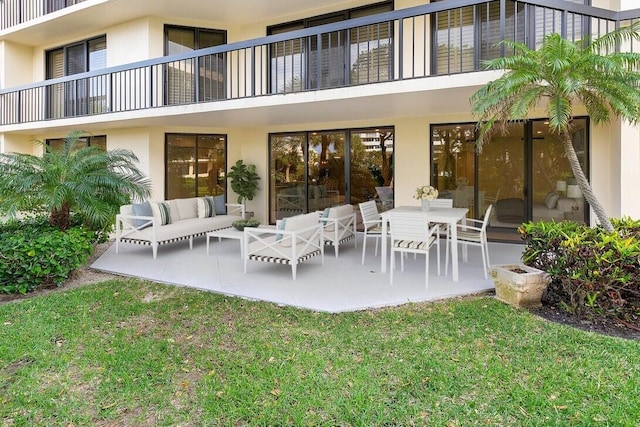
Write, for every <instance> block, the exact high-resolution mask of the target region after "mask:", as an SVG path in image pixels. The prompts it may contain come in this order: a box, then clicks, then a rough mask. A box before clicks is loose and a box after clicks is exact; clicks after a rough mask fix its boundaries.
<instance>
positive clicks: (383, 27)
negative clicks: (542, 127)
mask: <svg viewBox="0 0 640 427" xmlns="http://www.w3.org/2000/svg"><path fill="white" fill-rule="evenodd" d="M5 1H6V0H5ZM34 3H35V2H34ZM544 3H548V2H544V1H541V0H527V1H512V0H493V1H486V0H485V1H482V0H455V1H449V2H442V3H433V4H427V5H423V6H418V7H414V8H408V9H401V10H396V11H393V12H387V13H382V14H379V15H375V16H369V17H364V18H358V19H353V20H349V21H343V22H339V23H333V24H328V25H323V26H318V27H313V28H308V29H304V30H298V31H292V32H289V33H284V34H278V35H274V36H269V37H263V38H259V39H254V40H247V41H242V42H237V43H231V44H226V45H223V46H217V47H212V48H208V49H202V50H199V51H195V52H190V53H188V54H181V55H174V56H166V57H162V58H156V59H152V60H147V61H142V62H137V63H132V64H126V65H123V66H118V67H111V68H104V69H101V70H97V71H92V72H88V73H81V74H75V75H72V76H67V77H63V78H58V79H52V80H47V81H43V82H38V83H35V84H30V85H25V86H21V87H16V88H8V89H3V90H0V126H7V125H16V124H24V123H35V122H48V121H52V120H58V119H65V118H74V117H93V116H98V115H102V116H103V117H104V115H108V114H114V113H126V112H140V111H144V110H156V113H157V109H159V108H171V107H180V106H194V105H198V104H211V103H221V102H227V101H231V100H245V99H250V98H264V97H268V96H273V95H284V94H294V93H296V94H298V93H307V92H316V91H321V90H328V89H336V88H346V87H353V88H355V87H366V86H370V85H381V84H389V83H390V82H396V83H397V82H403V81H408V80H417V79H426V78H431V77H436V76H449V75H454V74H461V73H469V72H476V71H480V70H481V69H482V60H485V59H491V58H496V57H500V56H503V55H508V54H509V52H505V51H504V47H503V46H499V45H496V43H497V42H499V41H500V40H504V39H510V40H516V41H519V42H523V43H527V44H529V45H530V46H533V47H535V46H537V45H539V43H540V42H541V41H542V38H543V37H544V35H545V34H548V33H551V32H560V33H561V34H563V35H564V36H566V37H569V38H572V39H574V40H579V39H581V38H583V37H584V36H585V35H590V36H591V37H598V36H600V35H602V34H605V33H607V32H609V31H612V30H613V29H615V28H616V26H618V25H626V24H627V23H628V22H631V21H632V20H635V19H638V18H640V9H638V10H635V11H628V12H612V11H609V10H604V9H598V8H593V7H590V6H584V5H578V4H573V3H566V4H564V3H563V4H562V7H563V8H562V9H559V8H557V7H555V8H551V7H546V6H544V5H543V4H544ZM555 3H560V2H555ZM555 3H554V4H555ZM454 6H455V7H454ZM630 49H631V50H636V49H637V46H634V45H632V46H630Z"/></svg>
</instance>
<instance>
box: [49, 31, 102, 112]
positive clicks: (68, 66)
mask: <svg viewBox="0 0 640 427" xmlns="http://www.w3.org/2000/svg"><path fill="white" fill-rule="evenodd" d="M106 66H107V37H106V36H101V37H96V38H93V39H90V40H84V41H81V42H77V43H73V44H69V45H66V46H63V47H59V48H56V49H53V50H50V51H47V53H46V67H47V79H55V78H59V77H64V76H71V75H73V74H78V73H84V72H87V71H94V70H99V69H102V68H105V67H106ZM106 93H107V81H106V77H104V76H99V77H91V78H86V79H79V80H75V81H70V82H66V83H57V84H54V85H51V86H49V88H48V92H47V96H48V105H47V106H48V111H47V113H48V117H49V118H52V119H55V118H62V117H69V116H79V115H85V114H97V113H102V112H105V111H107V104H106V102H107V100H106Z"/></svg>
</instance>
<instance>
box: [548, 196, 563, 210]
mask: <svg viewBox="0 0 640 427" xmlns="http://www.w3.org/2000/svg"><path fill="white" fill-rule="evenodd" d="M558 199H560V195H559V194H558V193H549V194H547V197H546V198H545V203H544V204H545V206H546V207H547V209H553V208H555V207H556V204H557V203H558Z"/></svg>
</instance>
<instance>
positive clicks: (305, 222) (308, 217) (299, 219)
mask: <svg viewBox="0 0 640 427" xmlns="http://www.w3.org/2000/svg"><path fill="white" fill-rule="evenodd" d="M318 219H319V216H318V214H317V213H316V212H312V213H308V214H304V215H295V216H290V217H288V218H287V221H286V223H285V226H284V229H285V230H286V231H298V230H303V229H305V228H309V227H313V226H314V225H318ZM313 233H314V230H310V231H307V232H305V233H302V234H299V235H298V236H300V237H302V238H305V239H308V238H309V237H311V236H312V235H313ZM280 244H281V245H282V246H291V244H292V239H291V236H290V235H285V236H284V237H283V238H282V240H281V241H280Z"/></svg>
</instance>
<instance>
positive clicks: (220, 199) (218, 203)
mask: <svg viewBox="0 0 640 427" xmlns="http://www.w3.org/2000/svg"><path fill="white" fill-rule="evenodd" d="M213 204H214V205H215V207H216V215H226V214H227V204H226V202H225V201H224V194H223V195H220V196H215V197H213Z"/></svg>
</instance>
